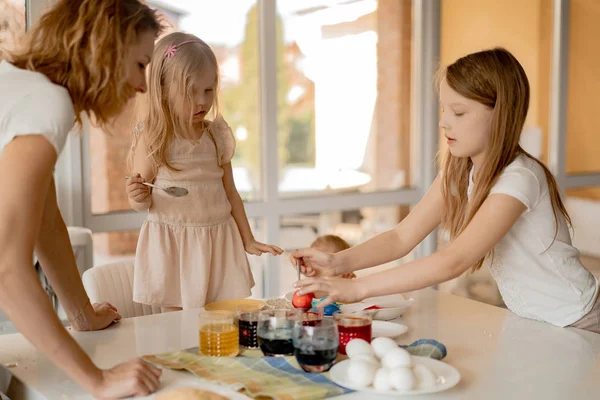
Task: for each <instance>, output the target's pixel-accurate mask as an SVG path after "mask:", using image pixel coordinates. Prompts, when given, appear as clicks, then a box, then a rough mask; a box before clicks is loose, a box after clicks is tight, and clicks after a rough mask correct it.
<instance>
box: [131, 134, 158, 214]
mask: <svg viewBox="0 0 600 400" xmlns="http://www.w3.org/2000/svg"><path fill="white" fill-rule="evenodd" d="M131 151H133V165H132V166H131V167H132V169H133V170H132V171H130V173H131V177H130V178H129V179H128V180H127V184H126V190H127V198H128V200H129V205H130V206H131V208H133V209H134V210H135V211H137V212H145V211H148V209H149V208H150V207H151V206H152V188H150V187H148V186H146V185H143V184H142V182H152V181H153V180H154V170H153V168H152V164H151V163H150V160H149V159H148V152H147V151H146V141H145V140H144V135H143V134H141V133H140V134H139V137H138V139H137V143H136V144H135V148H133V149H132V150H131Z"/></svg>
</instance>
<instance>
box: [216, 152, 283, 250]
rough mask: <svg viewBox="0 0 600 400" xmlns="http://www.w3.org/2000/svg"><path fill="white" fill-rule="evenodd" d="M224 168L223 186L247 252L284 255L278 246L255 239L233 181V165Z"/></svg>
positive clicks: (229, 164) (226, 165)
mask: <svg viewBox="0 0 600 400" xmlns="http://www.w3.org/2000/svg"><path fill="white" fill-rule="evenodd" d="M222 168H223V171H224V174H223V186H225V192H226V193H227V198H228V199H229V203H231V215H232V216H233V219H234V220H235V223H236V224H237V226H238V229H239V230H240V235H241V236H242V241H243V242H244V248H245V249H246V252H247V253H248V254H254V255H257V256H260V255H262V254H263V253H271V254H272V255H274V256H276V255H279V254H281V253H283V250H282V249H280V248H279V247H277V246H274V245H270V244H264V243H260V242H257V241H256V240H255V239H254V235H253V234H252V230H251V229H250V224H249V223H248V217H247V216H246V210H245V209H244V202H243V201H242V198H241V197H240V194H239V193H238V191H237V188H236V187H235V182H234V181H233V169H232V168H231V163H227V164H225V165H223V167H222Z"/></svg>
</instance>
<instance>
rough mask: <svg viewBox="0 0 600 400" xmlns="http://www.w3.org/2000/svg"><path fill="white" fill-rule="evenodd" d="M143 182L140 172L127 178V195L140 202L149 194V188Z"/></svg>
mask: <svg viewBox="0 0 600 400" xmlns="http://www.w3.org/2000/svg"><path fill="white" fill-rule="evenodd" d="M143 182H145V180H144V178H142V176H141V175H140V174H135V175H134V176H132V177H130V178H129V179H127V188H126V189H127V196H128V197H129V198H130V199H131V200H133V201H135V202H136V203H141V202H143V201H144V200H146V198H147V197H148V196H149V195H150V188H149V187H148V186H146V185H143V184H142V183H143Z"/></svg>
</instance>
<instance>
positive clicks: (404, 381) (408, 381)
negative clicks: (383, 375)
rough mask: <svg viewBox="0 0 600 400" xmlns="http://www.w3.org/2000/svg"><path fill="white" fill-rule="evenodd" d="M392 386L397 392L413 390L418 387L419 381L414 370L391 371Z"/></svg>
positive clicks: (397, 369) (396, 369)
mask: <svg viewBox="0 0 600 400" xmlns="http://www.w3.org/2000/svg"><path fill="white" fill-rule="evenodd" d="M390 385H392V387H393V388H394V389H396V390H401V391H406V390H412V389H414V388H415V386H417V379H416V378H415V374H414V373H413V370H412V368H406V367H400V368H394V369H392V370H391V371H390Z"/></svg>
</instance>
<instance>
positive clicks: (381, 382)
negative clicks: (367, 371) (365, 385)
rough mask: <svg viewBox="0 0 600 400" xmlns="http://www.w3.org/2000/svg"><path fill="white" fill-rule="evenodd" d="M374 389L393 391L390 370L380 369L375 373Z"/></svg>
mask: <svg viewBox="0 0 600 400" xmlns="http://www.w3.org/2000/svg"><path fill="white" fill-rule="evenodd" d="M373 387H374V388H375V390H381V391H387V390H392V384H391V383H390V370H389V369H387V368H379V369H378V370H377V372H376V373H375V379H373Z"/></svg>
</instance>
